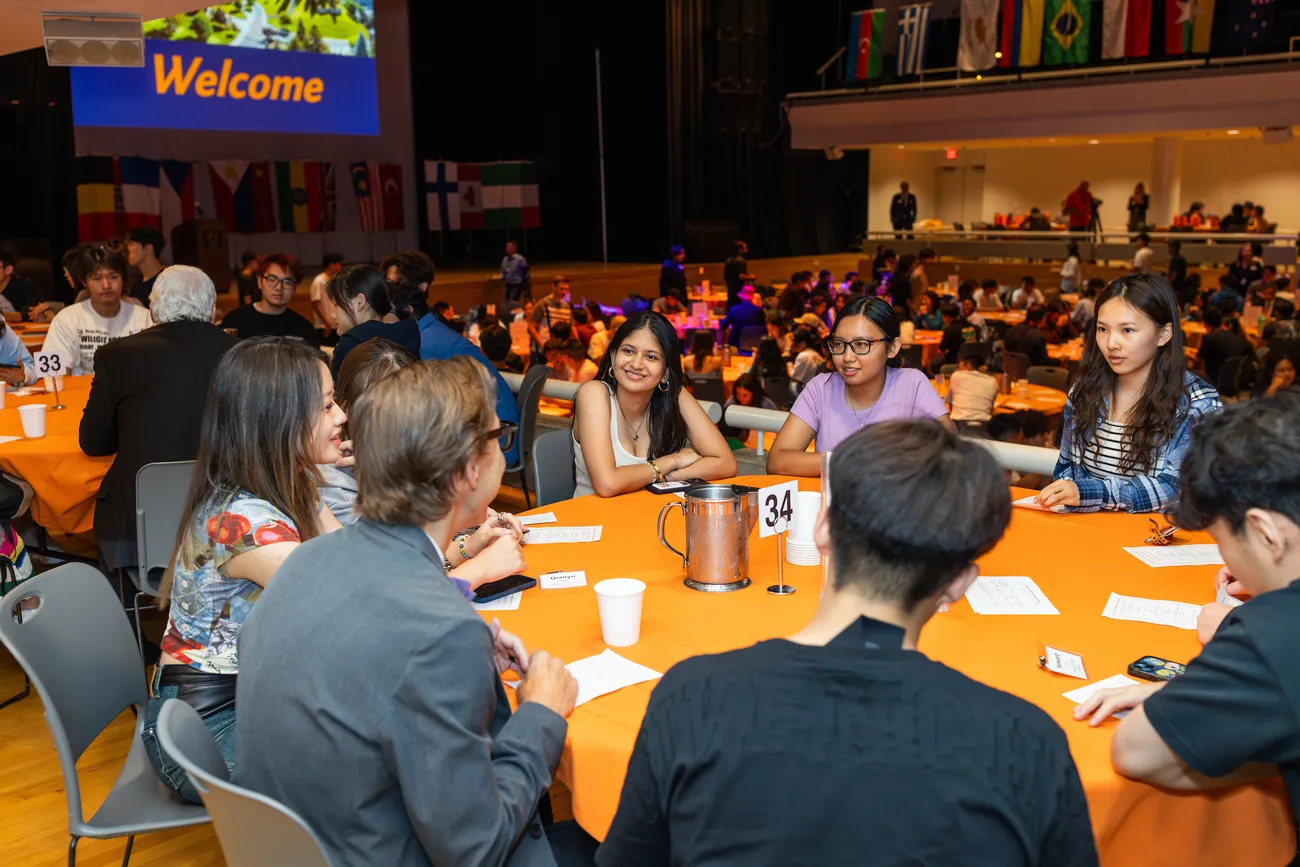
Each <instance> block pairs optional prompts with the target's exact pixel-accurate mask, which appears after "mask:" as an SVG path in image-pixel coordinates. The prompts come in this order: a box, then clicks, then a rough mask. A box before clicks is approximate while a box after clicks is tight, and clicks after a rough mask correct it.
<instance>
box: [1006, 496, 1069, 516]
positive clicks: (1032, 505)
mask: <svg viewBox="0 0 1300 867" xmlns="http://www.w3.org/2000/svg"><path fill="white" fill-rule="evenodd" d="M1011 505H1013V506H1016V507H1018V508H1021V509H1030V510H1032V511H1035V512H1055V513H1057V514H1058V515H1059V514H1061V513H1062V512H1064V511H1065V509H1066V507H1065V506H1052V507H1051V508H1048V507H1047V506H1040V505H1039V504H1038V502H1037V501H1036V500H1035V499H1034V498H1033V497H1032V496H1029V497H1021V498H1020V499H1019V500H1012V501H1011Z"/></svg>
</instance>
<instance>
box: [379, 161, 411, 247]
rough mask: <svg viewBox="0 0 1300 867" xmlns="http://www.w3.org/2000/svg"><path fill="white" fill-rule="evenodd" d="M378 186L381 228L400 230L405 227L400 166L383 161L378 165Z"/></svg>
mask: <svg viewBox="0 0 1300 867" xmlns="http://www.w3.org/2000/svg"><path fill="white" fill-rule="evenodd" d="M379 187H380V190H381V191H382V196H381V198H382V199H383V204H384V207H383V210H382V211H381V214H382V215H383V227H384V228H383V230H384V231H385V232H400V231H402V230H403V229H405V228H406V198H405V196H403V194H402V167H401V166H399V165H398V164H397V163H384V164H383V165H381V166H380V167H379Z"/></svg>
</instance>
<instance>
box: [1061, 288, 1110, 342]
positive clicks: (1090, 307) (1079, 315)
mask: <svg viewBox="0 0 1300 867" xmlns="http://www.w3.org/2000/svg"><path fill="white" fill-rule="evenodd" d="M1105 288H1106V281H1105V280H1102V279H1101V278H1100V277H1093V278H1092V279H1091V280H1089V281H1088V282H1087V283H1085V284H1083V285H1082V286H1080V287H1079V300H1078V301H1077V302H1075V305H1074V309H1073V310H1071V311H1070V324H1071V325H1073V326H1074V327H1075V328H1076V329H1078V332H1079V334H1083V333H1084V332H1085V331H1087V330H1088V329H1089V327H1090V326H1091V324H1092V314H1093V311H1094V310H1095V308H1096V297H1097V293H1099V292H1101V291H1102V290H1103V289H1105Z"/></svg>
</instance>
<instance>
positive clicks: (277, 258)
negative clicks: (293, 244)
mask: <svg viewBox="0 0 1300 867" xmlns="http://www.w3.org/2000/svg"><path fill="white" fill-rule="evenodd" d="M301 280H302V271H301V269H299V267H298V263H297V262H296V261H294V259H293V258H292V257H290V256H287V255H285V254H283V253H279V254H276V255H274V256H267V257H266V258H265V259H263V260H262V264H261V265H259V266H258V269H257V287H258V289H259V290H260V291H261V293H262V298H261V300H260V301H254V302H253V303H252V304H245V305H244V306H243V307H236V308H235V309H234V310H232V311H230V312H229V313H227V314H226V318H225V319H223V320H221V327H222V328H233V329H234V330H235V334H236V335H237V336H238V337H239V339H240V340H243V339H246V338H249V337H263V336H267V335H269V336H273V337H300V338H302V339H303V340H305V341H307V342H308V343H313V344H314V343H319V342H320V337H319V336H318V335H317V334H316V329H315V328H313V327H312V324H311V322H310V320H308V319H307V318H306V317H304V316H302V315H300V314H298V313H295V312H294V311H292V310H290V309H289V302H291V301H293V293H294V292H295V291H297V289H298V283H299V282H300V281H301Z"/></svg>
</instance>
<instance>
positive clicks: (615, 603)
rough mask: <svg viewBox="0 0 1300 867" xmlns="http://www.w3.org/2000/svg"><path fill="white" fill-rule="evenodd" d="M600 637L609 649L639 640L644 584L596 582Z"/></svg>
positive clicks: (610, 580) (622, 580) (618, 580)
mask: <svg viewBox="0 0 1300 867" xmlns="http://www.w3.org/2000/svg"><path fill="white" fill-rule="evenodd" d="M592 589H593V590H595V591H596V604H597V605H598V606H599V608H600V633H601V636H602V638H604V641H605V643H606V644H608V645H609V646H610V647H630V646H631V645H633V644H636V643H637V642H638V641H640V640H641V602H642V601H643V600H644V599H645V582H643V581H638V580H637V579H635V578H606V579H605V580H604V581H598V582H596V586H595V587H593V588H592Z"/></svg>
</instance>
